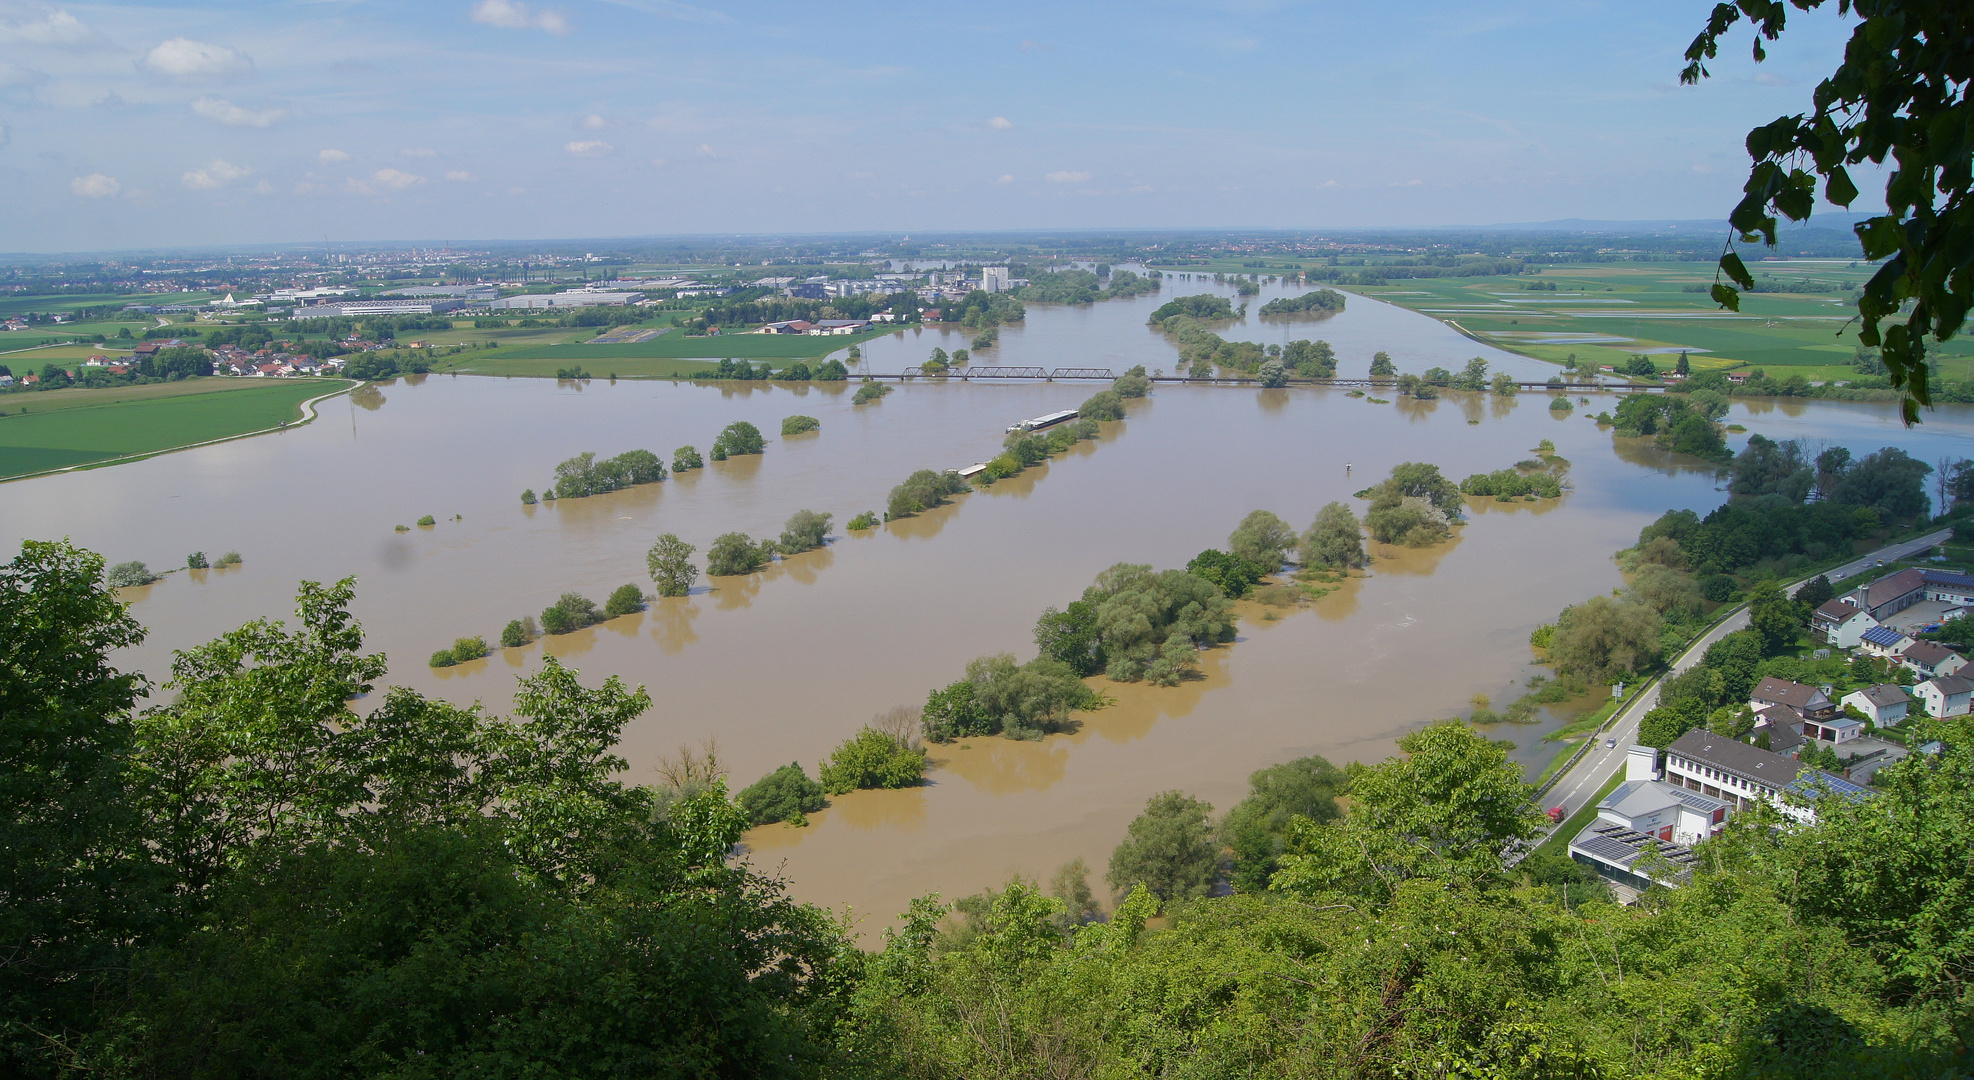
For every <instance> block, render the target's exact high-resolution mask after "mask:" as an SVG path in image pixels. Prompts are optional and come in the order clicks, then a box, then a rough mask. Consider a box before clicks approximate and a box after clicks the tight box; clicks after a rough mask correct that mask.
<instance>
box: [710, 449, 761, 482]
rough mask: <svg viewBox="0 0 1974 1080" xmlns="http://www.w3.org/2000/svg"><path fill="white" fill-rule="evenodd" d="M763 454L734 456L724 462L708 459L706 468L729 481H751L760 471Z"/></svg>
mask: <svg viewBox="0 0 1974 1080" xmlns="http://www.w3.org/2000/svg"><path fill="white" fill-rule="evenodd" d="M766 456H767V455H765V454H736V455H734V456H733V457H730V458H728V459H726V460H725V461H714V460H713V459H712V458H710V457H708V458H707V459H706V467H707V468H708V469H713V470H716V471H717V472H718V473H719V474H720V475H721V476H724V477H726V478H727V479H729V480H752V479H753V478H754V474H756V473H758V472H760V471H761V459H762V458H763V457H766Z"/></svg>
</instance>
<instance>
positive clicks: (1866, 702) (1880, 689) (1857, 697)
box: [1841, 683, 1912, 727]
mask: <svg viewBox="0 0 1974 1080" xmlns="http://www.w3.org/2000/svg"><path fill="white" fill-rule="evenodd" d="M1911 701H1912V699H1911V698H1910V697H1907V696H1906V692H1905V687H1903V686H1900V685H1898V684H1897V683H1874V684H1872V685H1870V686H1867V687H1865V688H1864V689H1862V690H1853V691H1851V692H1850V693H1848V694H1845V695H1844V698H1843V701H1842V702H1841V704H1844V705H1848V706H1850V707H1851V708H1854V709H1856V710H1857V711H1859V712H1861V713H1863V714H1864V715H1865V716H1867V717H1869V718H1870V719H1871V723H1872V724H1873V725H1874V726H1876V727H1891V726H1892V725H1893V724H1896V723H1898V722H1899V721H1901V720H1904V719H1905V713H1906V708H1907V706H1908V705H1909V704H1910V703H1911Z"/></svg>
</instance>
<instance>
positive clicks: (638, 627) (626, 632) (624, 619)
mask: <svg viewBox="0 0 1974 1080" xmlns="http://www.w3.org/2000/svg"><path fill="white" fill-rule="evenodd" d="M602 625H603V628H604V629H606V630H614V631H616V632H617V633H619V634H621V635H623V636H624V637H627V638H635V637H637V635H638V634H639V632H641V631H642V630H643V629H644V612H642V611H633V612H631V613H630V614H629V615H619V616H617V617H616V618H614V619H606V620H604V622H603V624H602Z"/></svg>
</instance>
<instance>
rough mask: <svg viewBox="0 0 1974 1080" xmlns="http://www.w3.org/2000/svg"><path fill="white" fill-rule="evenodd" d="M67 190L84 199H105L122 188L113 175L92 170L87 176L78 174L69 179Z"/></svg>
mask: <svg viewBox="0 0 1974 1080" xmlns="http://www.w3.org/2000/svg"><path fill="white" fill-rule="evenodd" d="M69 190H70V191H73V192H75V193H76V194H77V195H80V196H82V197H83V198H85V199H107V198H109V197H110V196H112V195H115V194H116V193H117V192H119V191H122V190H123V185H122V184H119V183H117V182H116V178H115V177H110V176H104V175H103V174H102V173H99V172H93V173H90V174H89V175H88V176H78V177H76V178H75V179H73V180H71V181H69Z"/></svg>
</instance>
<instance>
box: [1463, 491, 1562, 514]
mask: <svg viewBox="0 0 1974 1080" xmlns="http://www.w3.org/2000/svg"><path fill="white" fill-rule="evenodd" d="M1567 498H1569V494H1568V492H1565V493H1564V495H1563V498H1561V499H1537V500H1535V501H1534V502H1528V501H1526V500H1524V499H1519V498H1518V499H1515V500H1514V501H1513V502H1498V501H1496V500H1495V498H1494V497H1493V496H1491V495H1490V496H1487V497H1485V498H1483V497H1480V496H1469V497H1468V499H1467V512H1468V513H1470V514H1534V515H1536V516H1537V517H1540V516H1542V515H1543V514H1547V513H1549V512H1550V511H1552V510H1555V509H1556V508H1557V507H1559V506H1561V505H1563V501H1564V499H1567Z"/></svg>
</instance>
